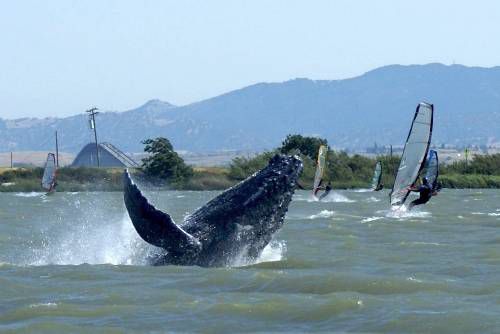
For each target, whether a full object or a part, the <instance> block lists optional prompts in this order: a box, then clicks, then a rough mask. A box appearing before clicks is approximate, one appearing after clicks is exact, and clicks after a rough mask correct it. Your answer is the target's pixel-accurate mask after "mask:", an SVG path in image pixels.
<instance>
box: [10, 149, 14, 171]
mask: <svg viewBox="0 0 500 334" xmlns="http://www.w3.org/2000/svg"><path fill="white" fill-rule="evenodd" d="M12 168H14V164H13V163H12V151H11V152H10V169H12Z"/></svg>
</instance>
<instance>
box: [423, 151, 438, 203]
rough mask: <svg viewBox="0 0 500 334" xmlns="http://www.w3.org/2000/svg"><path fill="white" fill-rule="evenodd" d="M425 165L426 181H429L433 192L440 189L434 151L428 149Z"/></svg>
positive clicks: (436, 155) (436, 157)
mask: <svg viewBox="0 0 500 334" xmlns="http://www.w3.org/2000/svg"><path fill="white" fill-rule="evenodd" d="M425 167H426V169H427V171H426V173H425V177H426V179H427V182H429V186H430V187H431V189H432V191H433V193H434V192H437V191H439V190H441V186H440V184H439V182H438V176H439V159H438V154H437V152H436V151H434V150H430V151H429V156H428V157H427V163H426V166H425Z"/></svg>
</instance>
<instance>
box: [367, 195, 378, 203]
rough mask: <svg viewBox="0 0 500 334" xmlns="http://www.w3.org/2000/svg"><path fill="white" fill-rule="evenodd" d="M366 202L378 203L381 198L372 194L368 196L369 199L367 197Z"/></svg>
mask: <svg viewBox="0 0 500 334" xmlns="http://www.w3.org/2000/svg"><path fill="white" fill-rule="evenodd" d="M365 202H368V203H376V202H380V199H378V198H376V197H374V196H370V197H368V198H367V199H365Z"/></svg>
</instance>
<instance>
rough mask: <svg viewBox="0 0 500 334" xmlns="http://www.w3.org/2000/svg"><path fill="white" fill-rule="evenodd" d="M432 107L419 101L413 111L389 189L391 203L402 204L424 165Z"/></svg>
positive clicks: (430, 133) (429, 133)
mask: <svg viewBox="0 0 500 334" xmlns="http://www.w3.org/2000/svg"><path fill="white" fill-rule="evenodd" d="M433 114H434V107H433V105H432V104H428V103H424V102H422V103H420V104H419V105H418V107H417V110H416V111H415V116H414V117H413V122H412V125H411V128H410V133H409V134H408V138H407V139H406V144H405V147H404V150H403V155H402V156H401V162H400V164H399V168H398V173H397V175H396V179H395V181H394V186H393V188H392V191H391V205H402V204H403V203H404V202H405V201H406V198H407V197H408V194H409V193H410V190H409V188H410V187H411V186H413V185H414V184H415V182H416V180H417V178H418V175H419V173H420V171H421V170H422V167H423V166H424V163H425V160H426V156H427V152H428V150H429V145H430V142H431V135H432V122H433Z"/></svg>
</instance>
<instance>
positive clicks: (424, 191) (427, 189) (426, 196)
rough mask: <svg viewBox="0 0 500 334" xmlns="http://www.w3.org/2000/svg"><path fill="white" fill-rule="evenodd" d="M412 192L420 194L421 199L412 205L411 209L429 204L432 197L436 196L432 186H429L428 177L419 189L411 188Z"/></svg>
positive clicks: (423, 180)
mask: <svg viewBox="0 0 500 334" xmlns="http://www.w3.org/2000/svg"><path fill="white" fill-rule="evenodd" d="M409 189H410V191H413V192H418V193H420V197H419V198H417V199H416V200H414V201H412V202H411V203H410V207H409V208H410V209H411V208H413V207H414V206H415V205H421V204H425V203H427V202H429V200H430V199H431V197H432V196H433V195H434V194H435V192H434V191H433V189H432V188H431V186H430V185H429V180H427V178H426V177H424V178H423V179H422V184H421V185H420V186H419V187H410V188H409Z"/></svg>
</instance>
